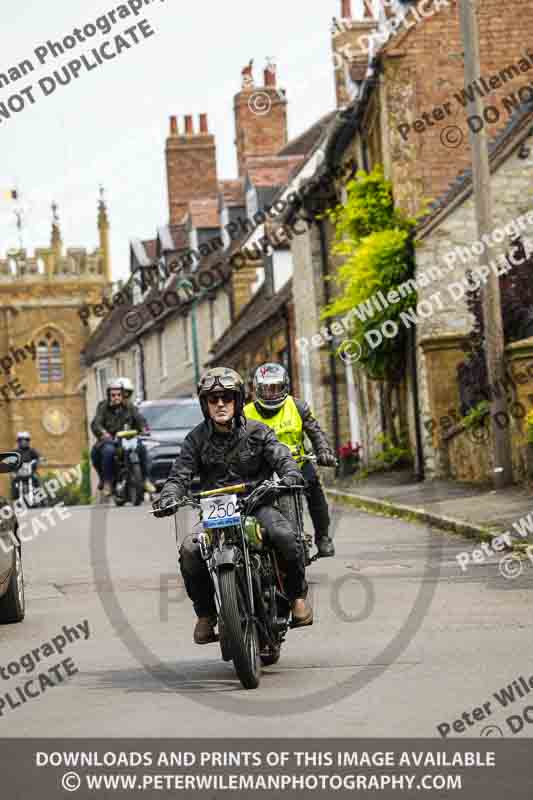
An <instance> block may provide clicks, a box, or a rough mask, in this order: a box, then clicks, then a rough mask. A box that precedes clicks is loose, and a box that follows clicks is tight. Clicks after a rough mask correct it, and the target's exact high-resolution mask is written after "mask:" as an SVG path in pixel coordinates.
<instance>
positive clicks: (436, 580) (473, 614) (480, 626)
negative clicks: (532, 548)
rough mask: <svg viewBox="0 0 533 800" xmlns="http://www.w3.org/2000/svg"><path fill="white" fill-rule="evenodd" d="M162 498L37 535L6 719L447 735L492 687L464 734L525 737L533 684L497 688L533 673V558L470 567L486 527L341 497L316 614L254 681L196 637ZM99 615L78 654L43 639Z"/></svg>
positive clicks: (29, 732) (314, 571) (316, 589)
mask: <svg viewBox="0 0 533 800" xmlns="http://www.w3.org/2000/svg"><path fill="white" fill-rule="evenodd" d="M147 512H148V507H147V506H144V507H142V508H140V509H133V508H129V507H128V508H124V509H111V510H105V509H102V508H97V509H92V510H89V509H87V508H80V509H76V508H75V509H72V510H71V514H72V515H71V517H70V518H69V519H68V520H65V521H63V522H62V523H60V524H57V525H56V526H55V527H54V528H52V529H50V530H48V531H47V532H41V533H40V535H39V536H38V538H36V539H34V540H32V541H30V542H28V543H27V544H26V546H25V549H24V565H25V573H26V582H27V616H26V619H25V621H24V622H23V623H22V624H19V625H10V626H3V627H2V628H0V667H3V668H4V673H3V675H2V677H0V693H1V697H3V698H4V701H5V695H6V693H10V696H11V698H12V700H11V703H12V704H13V705H15V703H16V702H17V700H18V703H19V705H17V706H16V707H15V708H12V707H10V704H9V703H8V702H7V701H5V705H4V707H3V708H2V709H1V716H0V736H50V737H58V736H59V737H63V736H65V737H71V736H72V737H82V736H98V737H100V736H120V735H129V736H154V737H155V736H170V737H174V736H176V737H179V736H219V735H223V736H228V735H232V736H251V737H259V736H280V735H281V736H294V737H296V736H317V737H318V736H357V737H360V736H377V737H384V736H398V737H414V736H424V737H425V736H429V737H433V736H438V735H439V734H438V731H437V725H439V724H443V723H445V722H448V723H449V724H450V725H451V723H452V722H453V721H454V720H455V719H458V718H459V717H460V716H461V715H462V714H463V712H465V711H468V712H469V713H470V712H471V711H472V710H473V709H474V708H475V707H481V706H482V705H483V703H485V702H487V701H489V700H492V705H491V706H490V713H485V715H484V718H483V719H480V720H478V721H476V720H474V719H472V718H471V721H472V722H473V724H472V725H471V726H467V725H466V723H465V731H464V732H461V733H459V732H457V733H456V734H455V735H456V736H463V737H466V736H468V735H475V736H477V735H480V734H482V735H494V733H495V732H494V729H489V730H488V729H487V726H488V725H496V726H498V727H499V728H500V730H501V732H502V733H503V734H504V735H505V736H506V737H511V736H512V733H511V732H510V730H509V726H508V724H507V723H505V719H506V717H508V716H509V715H510V714H511V713H512V714H519V713H520V710H523V709H524V707H525V706H526V705H527V704H528V697H527V695H526V694H525V691H524V695H525V696H524V698H519V699H517V700H516V702H515V703H514V704H513V706H512V708H511V709H510V710H509V709H503V708H501V707H498V704H497V702H496V701H495V700H494V698H493V697H492V695H493V692H498V691H499V690H500V689H501V687H502V686H505V685H507V684H509V683H510V682H511V681H512V680H513V679H516V678H518V677H519V676H520V675H522V676H524V678H525V679H526V681H527V679H528V678H529V676H530V675H531V674H533V637H532V636H531V626H532V623H531V620H530V616H531V608H532V594H531V589H532V587H533V565H530V566H529V567H526V569H525V571H524V573H523V574H522V576H520V577H519V578H517V579H515V580H507V579H505V578H503V577H502V576H501V575H500V574H499V571H498V567H497V565H496V563H495V560H494V559H492V560H491V561H490V562H486V563H484V564H480V565H478V566H475V567H473V568H471V569H470V570H469V571H468V572H467V573H461V571H460V569H459V567H458V565H457V562H456V560H455V556H456V554H457V553H458V552H459V551H461V550H468V549H472V546H473V545H472V543H471V542H469V541H468V540H466V539H462V538H461V537H457V536H454V535H449V534H445V533H442V532H440V531H434V530H430V529H427V528H425V527H424V526H421V525H419V524H411V523H407V522H404V521H399V520H395V519H387V518H381V517H376V516H369V515H366V514H363V513H359V512H356V511H352V510H347V509H342V508H340V507H339V508H338V509H336V510H335V525H334V527H335V539H336V546H337V556H336V558H334V559H326V560H322V561H319V562H317V563H316V564H314V565H313V566H312V567H311V569H310V570H309V580H310V582H311V584H312V598H313V605H314V609H315V624H314V625H313V626H312V627H310V628H307V629H305V630H299V631H292V632H290V633H289V636H288V639H287V642H286V643H285V645H284V649H283V652H282V657H281V660H280V662H279V664H277V665H276V666H273V667H270V668H268V669H265V671H264V673H263V677H262V682H261V686H260V688H259V689H258V690H255V691H248V692H247V691H244V690H242V689H241V688H240V684H239V682H238V680H237V678H236V676H235V674H234V672H233V667H232V665H231V663H224V662H222V660H221V659H220V656H219V651H218V645H216V644H213V645H208V646H204V647H198V646H195V645H194V644H193V642H192V628H193V624H194V617H193V612H192V608H191V605H190V603H189V601H188V599H187V598H186V596H185V594H184V590H183V588H182V587H181V582H180V581H179V580H178V577H177V576H178V573H177V569H176V546H175V541H174V532H173V528H172V520H168V519H165V520H155V519H153V518H152V517H151V516H149V515H148V513H147ZM185 527H187V525H184V527H183V529H184V528H185ZM183 529H182V533H183ZM84 621H87V622H88V626H89V627H88V631H89V637H88V638H85V633H81V628H80V629H78V633H79V637H80V638H79V639H76V640H74V641H72V642H70V643H68V642H65V647H64V650H63V652H62V653H61V655H59V654H58V653H57V648H60V647H63V643H62V641H61V639H59V640H56V644H55V645H53V648H54V649H55V652H54V653H52V654H50V653H48V657H45V656H43V655H42V645H44V644H45V643H46V642H50V641H52V640H53V639H54V637H57V636H59V635H63V634H62V633H61V629H62V628H63V626H69V627H75V626H76V625H77V624H80V625H82V623H84ZM528 630H529V631H530V633H529V634H528ZM70 635H71V638H73V637H74V634H70ZM35 648H40V649H39V651H38V652H39V655H40V658H41V661H40V663H39V664H38V665H36V666H35V669H33V670H32V669H31V667H32V662H31V661H30V660H28V659H27V658H26V659H25V660H24V664H25V666H24V667H22V666H21V667H20V672H19V674H17V675H10V674H9V673H6V672H5V670H6V668H7V665H8V664H9V663H11V662H20V659H21V658H22V657H24V656H25V654H28V653H30V652H31V650H32V649H35ZM45 652H47V651H46V650H45ZM67 658H69V659H71V661H70V662H68V664H69V667H68V668H69V670H70V671H73V669H77V672H76V673H75V674H73V675H72V676H71V677H65V675H64V672H63V674H62V680H61V682H60V681H59V677H58V673H57V672H56V673H54V674H53V675H51V674H50V673H46V674H47V675H49V683H52V682H54V684H58V685H53V686H51V685H48V684H46V685H45V687H44V689H42V690H41V691H40V692H39V693H37V696H35V697H34V698H32V699H30V700H27V701H26V702H22V701H21V699H20V697H18V698H17V693H16V687H20V686H22V685H23V684H24V683H25V682H26V681H28V680H30V679H34V682H33V684H32V688H33V690H34V691H35V686H36V685H38V681H36V680H35V678H36V675H37V673H39V672H44V671H45V670H48V669H49V668H51V667H53V666H54V665H56V664H59V663H60V662H61V661H62V660H64V659H67ZM17 668H18V667H17V666H16V665H15V666H12V668H11V669H12V670H13V672H15V671H16V670H17ZM64 670H66V667H64ZM6 676H7V679H6ZM45 683H46V682H45ZM531 698H533V692H532V694H531ZM531 702H532V704H533V699H532V700H531ZM0 704H1V700H0ZM478 716H479V715H478ZM532 719H533V715H532ZM528 729H529V730H528ZM530 731H533V728H532V727H531V726H530V725H529V724H525V725H524V728H523V729H522V731H521V733H519V734H518V735H526V736H529V735H531V733H530ZM496 733H497V732H496Z"/></svg>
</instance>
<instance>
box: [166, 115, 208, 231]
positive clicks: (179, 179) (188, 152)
mask: <svg viewBox="0 0 533 800" xmlns="http://www.w3.org/2000/svg"><path fill="white" fill-rule="evenodd" d="M199 123H200V124H199V133H195V132H194V122H193V117H192V115H190V114H188V115H187V116H186V117H185V121H184V129H185V130H184V133H180V132H179V130H178V119H177V117H175V116H173V117H170V135H169V136H168V138H167V143H166V163H167V186H168V208H169V221H170V224H171V225H175V224H177V223H179V222H181V220H182V219H183V217H184V215H185V214H186V212H187V206H188V203H189V201H190V200H195V199H198V198H205V197H216V196H217V195H218V179H217V155H216V144H215V137H214V136H212V135H211V134H209V132H208V123H207V114H201V115H200V121H199Z"/></svg>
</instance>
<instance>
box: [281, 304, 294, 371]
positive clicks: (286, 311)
mask: <svg viewBox="0 0 533 800" xmlns="http://www.w3.org/2000/svg"><path fill="white" fill-rule="evenodd" d="M283 317H284V319H285V338H286V339H287V372H288V373H289V380H290V384H291V386H293V384H294V381H293V378H294V375H293V364H292V339H291V326H290V323H289V307H288V306H285V307H284V309H283Z"/></svg>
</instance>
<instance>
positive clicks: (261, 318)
mask: <svg viewBox="0 0 533 800" xmlns="http://www.w3.org/2000/svg"><path fill="white" fill-rule="evenodd" d="M291 300H292V279H291V280H289V281H287V283H286V284H285V286H284V287H283V289H281V290H280V291H279V292H278V293H277V294H275V295H274V297H271V296H269V295H268V294H267V287H266V284H265V283H263V285H262V286H261V288H260V289H259V290H258V291H257V292H256V293H255V294H254V296H253V297H252V299H251V300H250V301H249V302H248V303H247V304H246V305H245V306H244V308H243V309H242V310H241V312H240V314H239V316H238V317H237V318H236V319H235V320H234V321H233V322H232V323H231V325H230V327H229V328H228V329H227V330H226V331H225V332H224V333H223V334H222V336H221V337H220V338H219V339H218V341H217V343H216V346H215V348H214V349H213V351H212V355H211V357H210V359H209V363H213V362H215V361H218V360H220V359H221V358H222V357H223V356H225V355H226V354H227V353H229V352H230V351H231V350H233V349H234V348H235V347H237V345H238V344H239V343H240V342H242V340H243V339H244V338H245V337H246V336H249V335H250V333H252V331H254V330H256V329H257V328H260V327H261V325H263V324H264V323H265V322H267V320H269V319H270V318H271V317H273V316H275V315H276V314H277V313H278V312H279V310H280V309H281V308H283V306H284V305H285V304H286V303H288V302H290V301H291Z"/></svg>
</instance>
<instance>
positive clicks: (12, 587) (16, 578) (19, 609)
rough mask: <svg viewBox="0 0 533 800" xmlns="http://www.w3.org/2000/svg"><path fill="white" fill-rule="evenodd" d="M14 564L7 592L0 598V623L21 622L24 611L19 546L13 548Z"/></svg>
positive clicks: (22, 575) (22, 576)
mask: <svg viewBox="0 0 533 800" xmlns="http://www.w3.org/2000/svg"><path fill="white" fill-rule="evenodd" d="M14 553H15V564H14V568H13V572H12V574H11V578H10V580H9V586H8V587H7V592H6V593H5V595H4V596H3V597H2V598H1V599H0V623H8V622H22V620H23V619H24V614H25V612H26V601H25V598H24V573H23V571H22V556H21V553H20V547H15V548H14Z"/></svg>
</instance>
